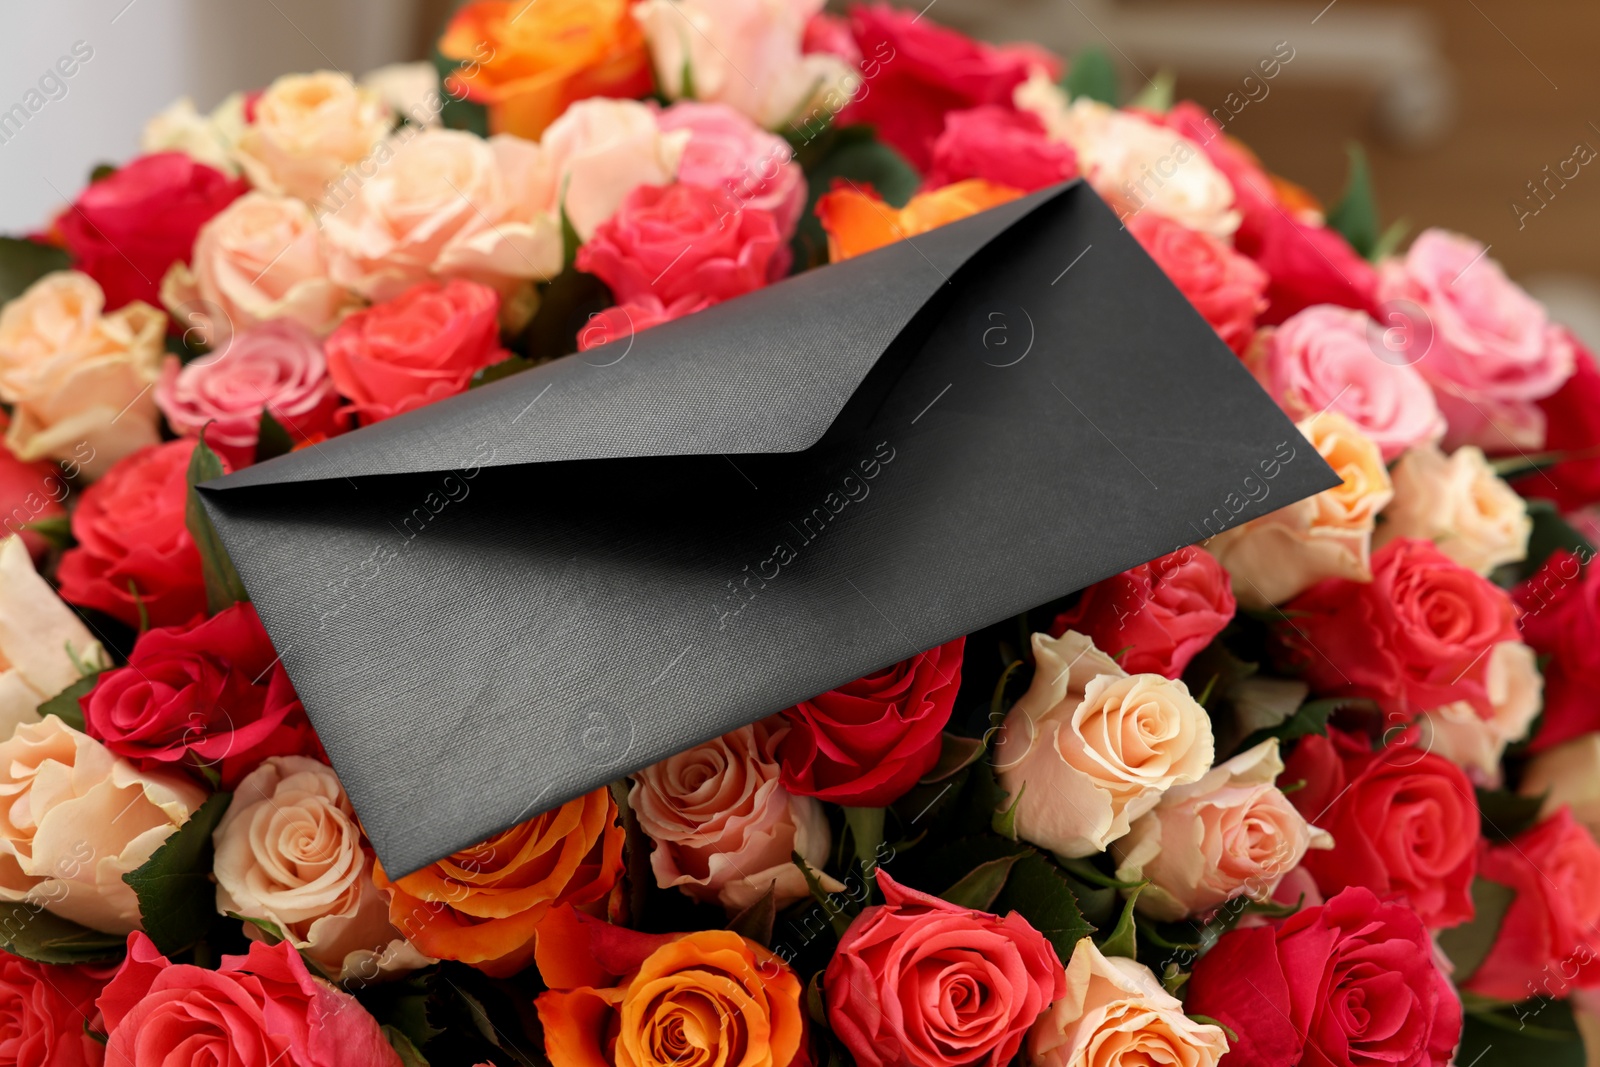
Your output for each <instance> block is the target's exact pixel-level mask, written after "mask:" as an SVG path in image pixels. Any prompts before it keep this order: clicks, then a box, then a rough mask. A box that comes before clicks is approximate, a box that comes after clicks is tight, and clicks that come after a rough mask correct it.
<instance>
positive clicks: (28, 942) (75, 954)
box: [0, 901, 128, 963]
mask: <svg viewBox="0 0 1600 1067" xmlns="http://www.w3.org/2000/svg"><path fill="white" fill-rule="evenodd" d="M127 940H128V939H127V938H126V937H118V936H117V935H115V934H103V933H101V932H100V931H98V930H90V929H88V928H87V927H83V926H79V925H78V924H77V923H75V922H70V921H68V920H66V919H63V918H61V917H60V916H59V915H53V914H51V913H50V912H48V911H45V910H44V906H43V905H42V904H30V903H27V902H26V901H18V902H15V903H12V902H3V903H0V949H5V951H7V952H9V953H11V954H12V955H13V956H21V957H22V958H23V959H29V960H35V961H37V962H39V963H100V962H103V961H107V960H114V959H119V958H121V956H122V951H123V948H124V946H125V945H126V944H127Z"/></svg>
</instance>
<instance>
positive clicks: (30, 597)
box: [0, 534, 105, 737]
mask: <svg viewBox="0 0 1600 1067" xmlns="http://www.w3.org/2000/svg"><path fill="white" fill-rule="evenodd" d="M74 656H76V657H77V663H74V662H73V657H74ZM103 662H105V652H104V651H103V650H102V649H101V647H100V642H98V641H96V640H95V639H94V638H93V637H91V636H89V631H88V630H87V629H85V628H84V625H83V623H82V622H80V621H79V619H78V616H77V613H76V612H74V611H73V610H72V609H71V608H69V607H67V606H66V605H65V604H63V603H62V602H61V598H60V597H58V596H56V594H55V590H53V589H51V588H50V583H49V582H47V581H45V580H44V579H43V578H41V577H39V575H38V574H37V573H35V572H34V569H33V560H32V559H30V558H29V556H28V549H27V548H26V547H25V546H24V545H23V543H22V538H20V537H18V536H17V535H15V534H12V535H11V536H10V537H8V538H6V539H5V540H4V541H0V737H10V736H11V732H12V730H14V729H15V728H16V726H17V725H18V724H19V723H24V722H37V721H38V718H39V715H38V708H39V705H40V704H42V703H43V702H44V701H46V700H49V699H50V698H51V697H53V696H55V695H56V694H57V693H59V692H61V691H62V690H63V689H65V688H67V686H69V685H71V684H72V683H73V682H76V681H77V680H78V677H79V673H78V663H83V664H91V663H103Z"/></svg>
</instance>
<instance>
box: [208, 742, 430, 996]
mask: <svg viewBox="0 0 1600 1067" xmlns="http://www.w3.org/2000/svg"><path fill="white" fill-rule="evenodd" d="M212 840H213V841H214V842H215V844H216V860H215V863H214V869H215V873H216V878H217V911H218V912H220V913H221V914H223V915H239V916H242V917H244V918H246V919H260V920H265V921H266V922H270V923H272V924H273V925H274V926H276V927H277V928H278V929H279V930H281V931H283V934H284V938H285V940H287V941H288V942H289V943H290V944H292V945H293V946H294V947H295V949H296V950H298V951H299V953H300V955H302V956H303V957H305V958H306V959H308V960H310V961H311V962H312V963H314V964H316V965H317V966H318V967H319V968H321V969H322V971H323V973H324V974H326V975H327V976H328V977H330V978H333V979H336V980H338V981H340V982H346V981H351V980H370V979H372V978H375V977H377V976H378V975H379V974H385V973H390V972H393V971H400V970H411V969H414V968H417V967H423V966H426V965H427V964H429V963H432V962H433V961H432V960H430V959H428V958H427V957H426V956H424V955H422V954H421V953H420V952H418V951H417V950H416V949H415V948H413V947H412V946H411V945H410V944H409V943H407V942H406V940H405V939H404V938H402V937H401V936H400V931H398V930H396V929H395V928H394V927H393V926H391V925H389V905H388V902H387V901H386V900H384V898H383V894H382V893H380V892H379V891H378V887H377V886H376V885H375V884H373V881H372V856H371V855H370V854H369V853H368V852H367V851H366V849H365V848H364V847H363V844H362V839H361V828H360V826H359V825H358V824H357V823H356V817H355V812H354V811H353V810H352V809H351V807H350V800H349V798H348V797H346V796H345V793H344V787H343V786H342V785H340V784H339V776H338V775H336V774H334V773H333V768H332V767H329V766H328V765H327V764H325V763H319V762H318V761H316V760H314V759H307V758H306V757H305V756H272V757H269V758H268V759H266V760H264V761H262V763H261V765H260V766H258V767H257V768H256V769H255V770H253V771H251V772H250V773H249V774H248V775H246V776H245V777H244V780H243V781H241V782H240V783H239V785H238V788H237V789H235V790H234V793H233V802H232V803H231V804H229V805H228V811H227V813H226V814H225V815H223V817H222V821H221V822H220V823H218V824H217V828H216V831H215V832H214V833H213V834H212ZM245 933H247V934H249V935H250V936H251V937H252V938H255V939H257V940H260V939H261V937H262V932H261V930H260V928H259V927H257V926H255V925H253V924H249V923H247V924H246V925H245Z"/></svg>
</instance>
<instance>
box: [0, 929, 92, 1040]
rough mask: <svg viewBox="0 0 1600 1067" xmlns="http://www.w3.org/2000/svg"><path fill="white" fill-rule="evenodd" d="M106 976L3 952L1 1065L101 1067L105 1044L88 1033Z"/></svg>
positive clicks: (0, 962)
mask: <svg viewBox="0 0 1600 1067" xmlns="http://www.w3.org/2000/svg"><path fill="white" fill-rule="evenodd" d="M105 977H106V976H105V974H103V973H96V972H95V971H94V970H92V969H90V968H88V967H70V966H60V965H53V964H48V963H34V962H33V961H32V960H25V959H23V958H22V957H20V956H13V955H11V953H9V952H0V1002H3V1003H4V1004H5V1006H6V1007H5V1012H4V1015H3V1016H0V1063H4V1064H6V1065H7V1067H99V1065H100V1064H101V1063H103V1062H104V1061H105V1050H104V1049H103V1048H101V1046H100V1042H98V1041H96V1040H95V1039H94V1038H93V1037H91V1036H89V1034H87V1033H86V1032H85V1031H84V1023H86V1022H88V1021H89V1020H90V1019H93V1018H94V1011H95V1007H94V1000H95V997H97V996H99V995H100V987H101V986H102V985H104V984H105Z"/></svg>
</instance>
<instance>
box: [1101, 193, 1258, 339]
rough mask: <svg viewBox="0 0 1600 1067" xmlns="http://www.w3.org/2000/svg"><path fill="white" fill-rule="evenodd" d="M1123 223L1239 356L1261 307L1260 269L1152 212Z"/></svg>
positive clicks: (1205, 236)
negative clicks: (1125, 223)
mask: <svg viewBox="0 0 1600 1067" xmlns="http://www.w3.org/2000/svg"><path fill="white" fill-rule="evenodd" d="M1127 225H1128V232H1129V233H1131V234H1133V236H1134V237H1136V238H1138V241H1139V243H1140V244H1141V245H1143V246H1144V250H1145V251H1146V252H1149V253H1150V258H1151V259H1153V260H1155V261H1156V266H1158V267H1160V268H1161V269H1162V270H1163V271H1164V272H1166V275H1167V277H1168V278H1170V279H1172V284H1173V285H1176V286H1177V287H1178V290H1179V292H1181V293H1183V295H1184V296H1186V297H1188V298H1189V303H1191V304H1193V305H1194V309H1195V310H1196V311H1198V312H1200V316H1201V317H1202V318H1204V319H1205V320H1206V321H1207V322H1209V323H1210V324H1211V328H1212V329H1213V330H1216V331H1217V336H1218V337H1220V338H1222V340H1223V341H1225V342H1226V343H1227V345H1228V347H1229V348H1231V349H1233V350H1234V352H1236V353H1238V354H1240V355H1243V354H1244V350H1245V349H1246V348H1247V347H1248V346H1249V344H1250V338H1251V337H1253V336H1254V335H1255V330H1256V316H1257V315H1259V314H1261V312H1262V311H1264V310H1266V306H1267V300H1266V297H1265V296H1263V295H1262V294H1263V293H1265V292H1266V289H1267V274H1266V272H1265V271H1263V270H1262V269H1261V268H1260V267H1258V266H1256V265H1255V264H1254V263H1252V262H1251V261H1250V260H1248V259H1246V258H1245V257H1244V256H1241V255H1240V254H1239V253H1237V252H1235V251H1234V250H1233V249H1231V248H1229V247H1228V246H1227V245H1225V244H1223V243H1222V242H1221V241H1219V240H1217V239H1216V238H1215V237H1212V236H1211V235H1209V234H1204V233H1196V232H1195V231H1194V230H1191V229H1189V228H1188V227H1187V226H1184V225H1182V224H1180V223H1176V222H1173V221H1172V220H1171V219H1169V218H1166V217H1164V216H1161V215H1157V214H1156V213H1155V212H1153V211H1141V212H1138V213H1137V214H1135V215H1133V216H1132V217H1130V218H1129V219H1128V223H1127Z"/></svg>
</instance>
